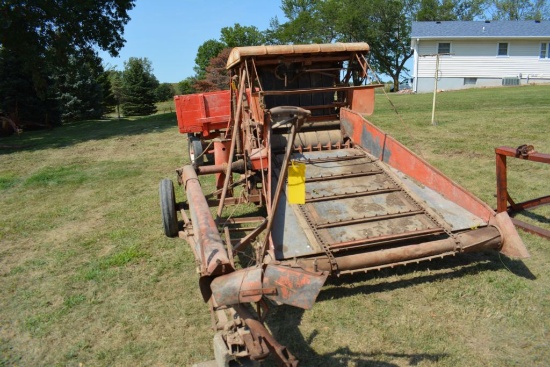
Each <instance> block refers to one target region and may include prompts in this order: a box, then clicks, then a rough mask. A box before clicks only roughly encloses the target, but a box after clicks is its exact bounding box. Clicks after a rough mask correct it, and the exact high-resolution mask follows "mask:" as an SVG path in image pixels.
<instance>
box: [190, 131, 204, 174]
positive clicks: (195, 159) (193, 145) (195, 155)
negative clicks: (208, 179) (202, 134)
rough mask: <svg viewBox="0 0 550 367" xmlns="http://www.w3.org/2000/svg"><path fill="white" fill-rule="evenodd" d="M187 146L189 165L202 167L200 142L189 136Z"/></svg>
mask: <svg viewBox="0 0 550 367" xmlns="http://www.w3.org/2000/svg"><path fill="white" fill-rule="evenodd" d="M187 146H188V147H189V159H190V160H191V164H192V165H193V166H195V167H199V166H202V165H203V164H204V154H203V150H202V142H201V140H200V139H199V138H197V137H196V136H194V135H189V137H188V139H187Z"/></svg>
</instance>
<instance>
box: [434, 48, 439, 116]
mask: <svg viewBox="0 0 550 367" xmlns="http://www.w3.org/2000/svg"><path fill="white" fill-rule="evenodd" d="M438 78H439V54H437V55H435V76H434V98H433V103H432V125H434V126H435V125H437V123H436V122H435V97H436V96H437V79H438Z"/></svg>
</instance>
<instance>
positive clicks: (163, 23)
mask: <svg viewBox="0 0 550 367" xmlns="http://www.w3.org/2000/svg"><path fill="white" fill-rule="evenodd" d="M280 5H281V2H280V1H279V0H179V1H176V0H137V1H136V6H135V7H134V9H132V10H131V11H130V12H129V15H130V17H131V18H132V19H131V20H130V21H129V22H128V24H127V25H126V27H125V29H124V38H125V39H126V44H125V46H124V47H123V48H122V49H121V50H120V54H119V57H117V58H112V57H110V56H109V55H108V53H105V52H100V56H101V58H102V59H103V61H104V64H105V65H106V66H111V67H114V68H116V69H117V70H123V68H124V61H127V60H128V59H129V58H130V57H146V58H148V59H149V60H150V61H151V63H152V66H153V73H154V74H155V76H156V77H157V79H158V80H159V82H161V83H165V82H166V83H175V82H179V81H181V80H183V79H185V78H187V77H188V76H192V75H194V71H193V66H194V65H195V56H196V55H197V49H198V48H199V46H200V45H201V44H203V43H204V41H207V40H209V39H219V38H220V30H221V29H222V28H223V27H229V26H233V25H234V24H235V23H239V24H240V25H242V26H256V27H257V28H258V29H259V30H265V29H267V28H268V27H269V21H270V19H271V18H274V17H275V16H277V17H278V18H279V20H280V21H284V19H285V18H284V15H283V13H282V11H281V9H280Z"/></svg>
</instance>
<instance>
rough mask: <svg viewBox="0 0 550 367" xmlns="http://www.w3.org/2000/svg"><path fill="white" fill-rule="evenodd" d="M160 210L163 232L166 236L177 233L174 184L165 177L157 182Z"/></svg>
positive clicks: (172, 235) (174, 235) (173, 235)
mask: <svg viewBox="0 0 550 367" xmlns="http://www.w3.org/2000/svg"><path fill="white" fill-rule="evenodd" d="M159 197H160V212H161V214H162V225H163V227H164V234H165V235H166V236H167V237H176V236H177V235H178V214H177V211H176V195H175V193H174V184H173V183H172V180H169V179H167V178H165V179H163V180H161V181H160V184H159Z"/></svg>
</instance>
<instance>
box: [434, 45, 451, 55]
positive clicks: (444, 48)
mask: <svg viewBox="0 0 550 367" xmlns="http://www.w3.org/2000/svg"><path fill="white" fill-rule="evenodd" d="M437 53H438V54H450V53H451V43H450V42H443V43H438V44H437Z"/></svg>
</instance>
